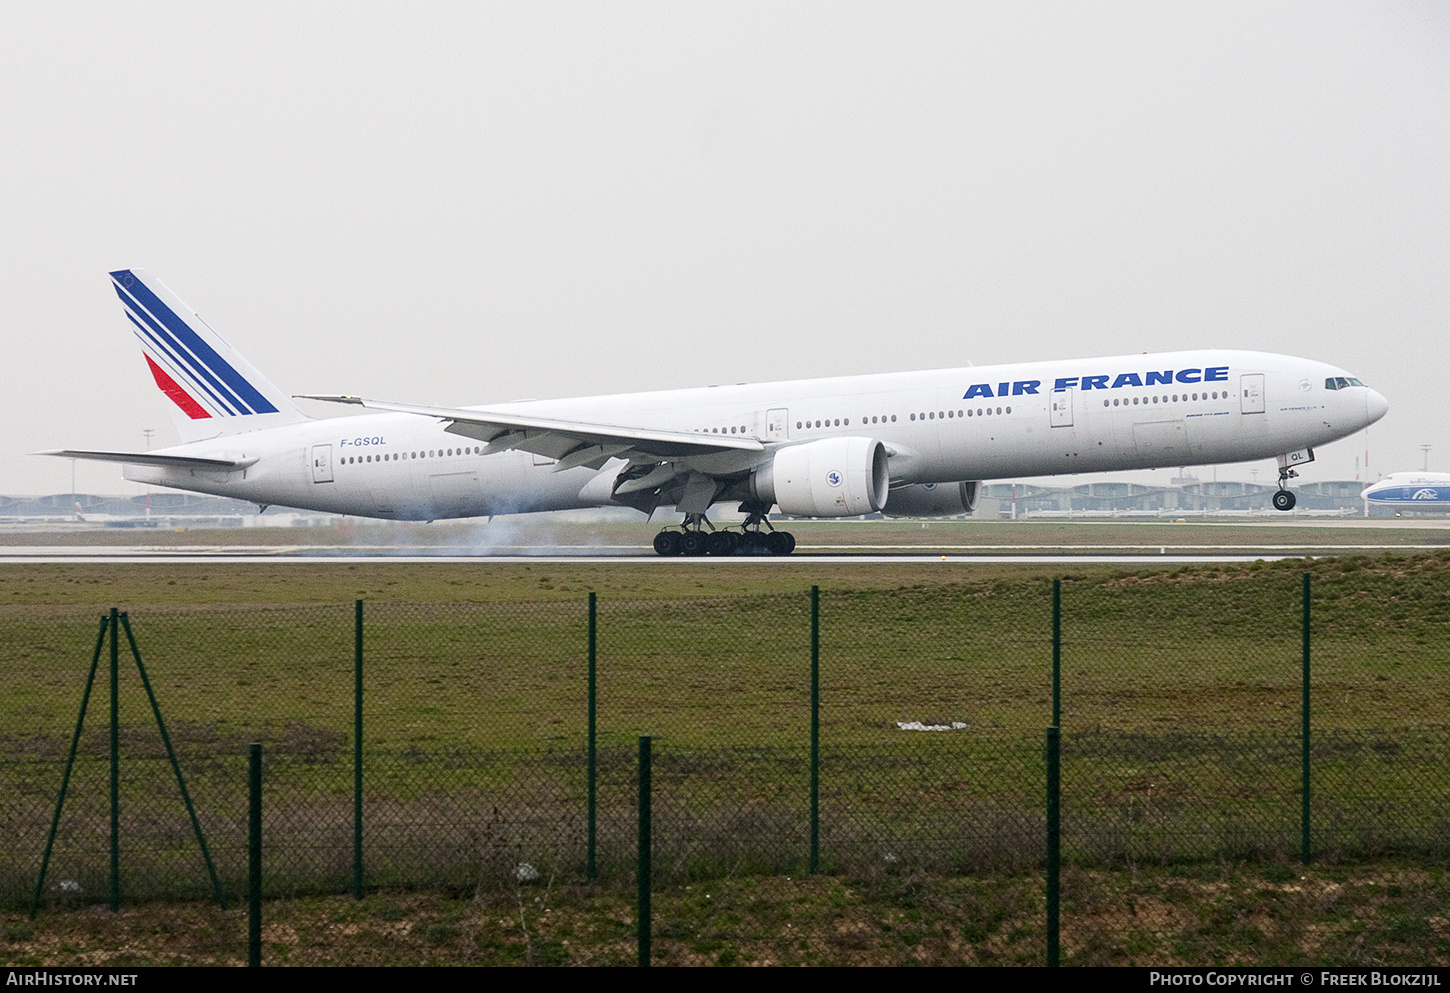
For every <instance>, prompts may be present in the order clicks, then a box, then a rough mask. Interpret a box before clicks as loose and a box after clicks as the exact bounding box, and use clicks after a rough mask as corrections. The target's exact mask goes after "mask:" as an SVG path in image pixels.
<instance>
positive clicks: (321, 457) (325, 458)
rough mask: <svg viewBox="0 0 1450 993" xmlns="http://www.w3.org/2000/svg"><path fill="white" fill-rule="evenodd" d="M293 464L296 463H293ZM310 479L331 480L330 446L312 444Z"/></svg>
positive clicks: (317, 481)
mask: <svg viewBox="0 0 1450 993" xmlns="http://www.w3.org/2000/svg"><path fill="white" fill-rule="evenodd" d="M293 464H294V465H295V464H296V463H293ZM312 481H313V482H314V483H330V482H332V446H331V445H313V446H312Z"/></svg>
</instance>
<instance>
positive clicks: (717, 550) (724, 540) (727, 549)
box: [705, 531, 740, 555]
mask: <svg viewBox="0 0 1450 993" xmlns="http://www.w3.org/2000/svg"><path fill="white" fill-rule="evenodd" d="M739 544H740V536H739V535H737V534H736V533H735V532H734V531H716V532H715V533H714V534H712V535H710V540H709V542H707V543H706V546H705V550H706V551H707V552H709V554H711V555H734V554H735V549H736V547H737V546H738V545H739Z"/></svg>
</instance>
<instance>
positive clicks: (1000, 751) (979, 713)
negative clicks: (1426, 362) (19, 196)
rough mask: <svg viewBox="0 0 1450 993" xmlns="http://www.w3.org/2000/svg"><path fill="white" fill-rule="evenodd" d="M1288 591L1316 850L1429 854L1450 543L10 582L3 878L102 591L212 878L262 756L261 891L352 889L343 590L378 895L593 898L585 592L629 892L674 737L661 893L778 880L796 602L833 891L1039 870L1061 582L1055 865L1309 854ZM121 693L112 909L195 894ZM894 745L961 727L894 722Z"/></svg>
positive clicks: (131, 685)
mask: <svg viewBox="0 0 1450 993" xmlns="http://www.w3.org/2000/svg"><path fill="white" fill-rule="evenodd" d="M1304 571H1308V572H1309V573H1310V574H1311V577H1312V584H1313V632H1314V637H1313V659H1314V662H1313V665H1314V678H1313V684H1312V691H1313V700H1314V703H1313V722H1314V729H1315V753H1314V755H1315V767H1316V777H1317V779H1316V784H1317V785H1316V792H1315V804H1316V806H1315V812H1316V827H1315V831H1316V834H1315V845H1316V849H1317V850H1318V851H1319V852H1321V853H1322V854H1323V855H1325V856H1326V857H1332V858H1350V859H1363V858H1375V857H1382V856H1384V855H1386V854H1389V853H1395V852H1400V853H1405V854H1410V855H1415V856H1417V857H1428V858H1431V859H1441V858H1443V857H1444V855H1445V854H1447V853H1450V782H1447V769H1446V766H1445V763H1444V761H1443V755H1444V753H1445V747H1446V744H1447V741H1450V734H1447V725H1450V721H1447V719H1446V715H1445V709H1444V701H1445V700H1446V699H1447V692H1446V691H1447V689H1450V665H1447V661H1450V582H1447V579H1450V552H1445V551H1439V552H1430V553H1423V554H1413V555H1388V556H1377V557H1365V556H1356V555H1343V556H1338V557H1334V558H1325V559H1315V560H1297V561H1285V562H1278V563H1263V562H1255V563H1245V564H1237V565H1208V564H1205V565H1197V566H1174V567H1168V568H1164V567H1154V568H1147V567H1145V568H1141V569H1134V570H1124V569H1122V568H1118V567H1109V566H1083V567H1074V568H1071V569H1068V570H1064V569H1063V568H1062V567H1060V566H1049V565H1027V566H1008V565H988V566H983V565H957V564H941V565H938V564H936V563H925V564H918V565H910V566H899V565H873V566H869V567H864V568H863V567H857V566H845V565H841V564H832V563H830V562H829V560H823V561H822V562H821V563H819V564H818V565H814V564H813V565H812V566H811V567H809V568H806V569H802V568H796V567H792V568H791V569H789V570H782V569H774V568H757V567H748V566H732V565H726V564H710V565H708V566H706V565H700V566H695V565H691V564H688V563H678V564H673V565H671V566H670V567H669V568H659V567H651V566H631V565H621V564H610V563H605V562H601V563H598V564H585V565H567V566H565V565H543V564H529V563H491V562H480V563H477V564H437V565H426V564H425V565H416V564H403V563H400V564H396V565H390V564H382V565H376V564H357V563H351V564H337V565H325V566H308V565H299V564H285V563H265V564H253V563H247V564H238V565H226V566H215V565H195V566H174V565H168V566H161V565H116V566H66V565H57V566H27V567H23V568H22V567H15V566H0V604H3V605H0V632H3V634H0V728H3V730H0V755H3V756H4V757H5V759H6V764H5V767H4V775H5V776H6V777H7V781H6V783H5V784H4V786H3V788H0V796H4V797H7V798H8V799H7V800H5V801H4V802H0V807H3V812H0V831H3V832H4V836H5V838H6V839H7V842H6V843H5V844H3V845H0V890H3V891H4V894H3V902H4V903H6V904H8V905H11V906H14V905H15V904H16V902H17V901H23V900H25V899H28V896H29V893H28V886H29V885H33V879H34V871H35V864H36V863H35V860H36V853H37V852H38V850H39V847H40V842H41V841H42V840H43V836H44V831H45V828H46V826H47V824H48V817H49V813H50V806H51V804H52V803H53V798H54V790H55V787H56V780H57V777H58V769H59V759H60V757H61V755H62V754H63V752H64V749H65V746H66V745H67V744H68V741H69V735H70V732H71V730H72V728H73V726H74V714H75V710H76V707H77V706H78V704H79V698H80V693H81V689H82V685H83V681H84V676H85V669H86V666H87V665H88V663H89V661H90V656H91V651H92V649H93V647H94V643H95V636H96V623H97V620H98V618H99V615H100V613H101V611H102V609H103V608H104V607H106V606H108V605H110V604H112V603H115V604H117V605H119V606H122V607H123V608H125V609H127V610H128V611H129V612H130V616H131V618H132V621H133V624H134V626H135V630H136V634H137V638H138V640H139V643H140V647H141V651H142V653H143V657H144V659H145V661H146V663H147V666H148V669H149V671H150V674H151V678H152V680H153V682H154V684H155V686H156V688H157V692H158V695H159V698H160V703H161V706H162V708H163V711H164V712H165V714H166V715H167V718H168V721H169V724H170V726H171V729H172V733H173V737H174V739H175V740H176V742H177V745H178V748H179V750H180V751H181V752H182V755H183V760H184V764H185V766H186V768H187V770H188V775H189V776H190V777H191V778H192V785H193V793H194V795H195V796H196V797H197V799H198V804H199V805H200V806H202V807H203V808H204V810H205V811H206V816H205V817H204V820H205V821H206V823H207V826H208V831H209V832H212V833H213V841H214V846H215V851H216V855H217V859H218V863H219V868H220V869H221V871H222V873H223V876H224V878H225V879H226V880H227V881H228V885H229V886H232V887H236V886H239V885H240V879H241V867H242V862H241V861H240V860H241V858H242V855H243V851H244V848H243V838H244V833H243V832H244V825H243V818H242V801H243V798H242V794H241V793H240V792H239V789H240V785H241V783H242V772H241V765H240V764H239V763H240V762H241V755H242V753H243V751H244V749H245V745H246V743H247V742H249V741H253V740H261V741H263V742H265V743H266V746H267V750H268V755H269V757H270V759H269V760H270V761H271V762H273V763H274V765H273V766H272V770H273V771H272V772H271V773H269V776H270V778H269V783H270V784H271V785H270V786H269V790H271V791H272V793H271V794H270V796H271V799H269V800H268V801H267V803H268V809H269V811H272V813H271V814H270V815H269V816H270V817H273V818H275V820H273V821H271V822H269V823H270V824H271V827H270V828H269V832H268V833H269V837H272V838H274V839H276V843H275V847H274V849H273V851H274V853H275V854H274V855H273V856H272V857H273V859H274V861H273V863H272V868H271V869H270V870H269V873H270V875H269V879H270V882H269V886H271V887H273V889H272V892H298V893H306V892H326V891H328V890H331V889H336V888H337V887H339V886H342V885H344V884H345V882H346V879H347V878H348V875H349V872H350V864H351V863H350V849H349V847H348V845H349V841H350V831H351V821H350V811H351V792H350V790H351V747H350V745H351V733H352V697H351V687H352V661H353V658H352V650H353V641H352V639H353V628H352V616H353V615H352V609H353V608H352V600H353V599H354V598H362V599H364V600H366V601H367V603H366V607H365V616H366V626H365V644H366V658H367V663H366V665H367V672H366V691H365V710H366V715H367V716H366V723H367V731H366V742H367V748H368V754H369V759H368V771H367V790H366V792H367V803H368V811H369V814H368V825H369V826H368V845H369V847H368V865H369V872H370V876H369V879H370V881H373V882H375V883H392V884H397V885H405V886H423V885H426V886H435V887H436V886H441V887H452V888H455V889H456V888H459V887H464V888H468V889H470V890H472V889H473V888H475V887H479V886H485V888H489V889H490V890H495V889H497V888H499V887H500V886H506V885H507V882H508V879H509V878H510V872H511V871H512V867H513V866H515V865H517V863H518V862H520V861H529V862H530V863H531V864H535V865H538V866H539V867H541V868H546V869H548V870H550V871H554V872H557V873H558V874H560V878H577V876H578V874H579V871H580V866H581V864H582V850H583V849H582V831H583V829H582V809H583V795H584V788H585V782H584V778H583V768H584V754H583V743H584V738H585V729H586V724H585V714H586V695H585V692H586V681H585V659H586V634H587V629H586V603H587V593H588V592H589V591H595V592H597V594H598V597H599V696H598V706H599V729H600V745H601V749H602V760H601V761H602V767H601V773H602V780H601V797H600V804H601V807H600V817H601V846H602V856H601V857H602V858H603V859H604V860H605V863H606V864H605V866H604V871H605V874H606V875H607V876H608V877H609V878H613V879H619V878H623V877H626V876H627V875H628V874H629V871H630V866H629V862H628V851H629V845H630V842H631V832H632V823H633V822H632V819H631V818H632V803H633V793H632V780H631V776H632V769H633V766H632V746H633V741H634V737H635V736H636V735H638V734H641V733H650V734H653V735H655V736H656V740H657V749H658V754H659V756H660V763H661V765H660V769H659V770H658V772H657V775H656V788H657V790H658V791H659V803H660V813H659V815H658V821H657V835H656V838H657V846H659V847H658V848H657V851H658V852H659V853H660V858H661V860H662V861H661V863H660V865H659V867H658V868H657V873H658V878H660V879H661V880H662V881H664V882H670V883H674V882H677V883H679V884H680V885H686V884H688V882H689V881H690V880H697V879H709V878H719V877H721V876H730V877H739V876H740V875H742V874H756V873H766V874H771V873H776V874H792V873H795V872H798V871H799V870H800V868H801V866H802V865H803V860H804V858H805V837H806V832H805V825H806V782H807V771H806V770H807V766H806V757H807V746H808V742H809V668H808V666H809V659H810V641H809V631H810V628H809V622H810V603H809V597H808V587H809V585H810V584H812V583H814V584H818V585H819V586H820V587H821V590H822V596H821V690H822V709H821V739H822V746H823V749H824V753H825V754H824V757H823V766H822V789H823V793H822V817H823V828H822V831H823V839H822V842H823V852H824V855H823V858H824V862H825V865H826V867H827V868H828V869H830V870H832V871H835V872H838V873H843V874H847V875H850V874H855V875H857V876H859V875H861V874H863V873H865V874H869V873H870V872H871V871H874V869H873V867H877V868H879V867H880V866H881V865H882V864H883V860H888V861H889V863H890V864H891V865H893V866H899V867H900V868H902V869H909V870H910V871H912V872H922V873H931V872H942V871H956V872H964V871H972V872H988V871H992V872H997V871H1005V872H1007V873H1009V874H1020V873H1021V872H1023V871H1027V870H1029V869H1031V868H1032V867H1033V866H1035V865H1037V864H1038V863H1039V861H1040V858H1041V851H1042V821H1041V805H1042V801H1041V796H1042V792H1041V791H1042V777H1043V771H1042V770H1043V766H1042V752H1041V741H1042V731H1043V728H1044V727H1045V726H1046V725H1047V724H1048V723H1049V721H1050V719H1051V694H1050V671H1051V670H1050V664H1051V654H1052V653H1051V579H1052V578H1055V577H1060V578H1061V579H1062V581H1063V582H1062V614H1063V622H1062V629H1063V648H1062V652H1063V656H1062V657H1063V687H1062V707H1063V720H1062V724H1063V735H1064V785H1063V789H1064V796H1065V804H1066V807H1065V809H1066V811H1067V812H1068V813H1067V816H1068V817H1069V820H1068V821H1067V822H1066V823H1065V839H1066V840H1065V844H1066V845H1067V846H1068V847H1067V850H1068V852H1069V854H1070V857H1071V858H1073V859H1075V860H1076V861H1077V862H1079V863H1080V864H1082V865H1086V866H1112V865H1118V864H1122V863H1123V862H1124V861H1127V862H1130V863H1143V862H1149V863H1153V864H1157V865H1164V864H1172V863H1176V862H1184V861H1187V862H1190V863H1192V862H1203V861H1207V862H1213V861H1214V860H1217V859H1223V858H1229V859H1251V860H1255V861H1265V860H1267V861H1274V860H1281V861H1282V860H1284V859H1286V858H1287V857H1289V856H1290V855H1292V854H1293V852H1294V851H1295V850H1296V846H1297V841H1298V834H1297V831H1298V821H1297V816H1298V774H1299V766H1298V757H1299V756H1298V747H1299V739H1298V729H1299V721H1300V710H1299V707H1300V690H1301V687H1300V682H1299V677H1300V671H1301V670H1300V666H1301V657H1300V609H1301V603H1300V588H1301V587H1300V582H1301V580H1300V576H1301V573H1303V572H1304ZM123 647H124V646H123ZM123 662H124V663H125V664H126V665H129V664H130V663H129V662H128V661H127V660H125V658H124V657H123ZM121 687H122V688H121V698H120V707H121V714H122V723H123V725H124V728H123V756H124V757H125V761H126V762H128V763H129V765H127V766H126V767H125V768H126V769H127V770H128V771H127V772H126V777H127V779H126V785H125V791H126V792H125V797H124V799H123V809H124V810H125V812H126V813H125V817H126V818H127V820H126V826H125V828H124V831H125V834H126V837H127V838H129V839H131V841H129V842H128V845H129V846H130V847H129V848H128V855H127V858H126V863H125V864H126V872H127V873H128V875H127V883H126V886H127V892H128V893H134V894H144V893H145V892H148V891H150V892H154V893H156V894H157V895H166V894H168V893H171V894H178V893H180V892H182V891H184V892H185V893H187V894H190V895H200V894H201V893H204V891H205V887H204V885H203V883H204V878H203V876H202V875H201V873H200V869H199V860H198V859H197V857H196V855H195V851H194V849H193V848H192V847H191V842H190V841H189V840H188V835H187V831H186V822H185V820H184V815H182V814H180V808H179V804H178V803H177V802H176V801H175V800H174V799H170V797H172V795H173V794H174V785H168V782H167V776H168V775H169V772H168V770H167V769H166V768H165V766H164V765H163V764H162V763H161V762H160V761H159V758H158V756H160V755H161V754H162V752H161V749H160V745H159V740H158V739H157V737H156V735H155V732H154V730H149V729H148V722H149V720H150V718H149V710H148V705H147V703H146V701H145V698H144V695H143V694H142V693H141V690H140V687H139V683H138V681H137V679H136V678H135V675H134V670H131V671H126V670H124V669H123V678H122V684H121ZM105 706H106V697H105V693H104V685H103V683H102V685H101V686H98V690H97V696H96V698H95V699H94V700H93V701H92V707H93V709H92V711H91V714H90V716H89V718H88V721H87V726H88V728H89V729H90V730H89V731H88V733H87V735H86V737H85V738H84V739H83V753H84V757H85V758H84V761H83V762H82V765H81V768H80V769H78V771H77V785H76V790H77V792H76V794H75V797H74V800H73V801H69V803H71V804H72V805H71V806H70V807H68V810H69V811H70V813H68V814H67V819H66V821H65V822H64V825H63V829H62V848H63V852H62V853H61V854H62V855H63V856H64V857H63V858H61V859H60V862H59V863H58V865H59V868H58V869H57V870H56V871H57V872H59V873H62V874H68V875H59V876H56V877H54V878H73V879H76V880H78V881H79V882H81V883H82V884H83V885H84V888H85V891H86V892H88V893H89V892H95V891H96V890H97V889H98V888H99V887H100V886H101V885H102V883H101V880H102V879H103V877H104V857H103V853H104V849H105V842H104V830H105V824H104V819H103V815H104V803H103V801H102V799H101V798H102V796H103V792H104V767H103V763H102V762H101V761H100V756H101V755H102V754H103V753H104V750H105V742H104V736H103V726H104V715H105ZM898 721H923V722H926V723H938V722H952V721H956V722H959V723H962V724H966V725H967V727H966V728H964V729H962V730H960V731H954V732H945V733H938V734H930V733H908V732H903V731H901V730H899V729H898V728H897V722H898ZM148 838H149V839H159V840H155V841H152V842H145V841H144V839H148ZM148 844H149V845H150V846H151V847H150V848H148V847H147V845H148ZM148 880H150V882H148ZM157 881H159V882H157ZM148 888H149V890H148ZM178 888H179V889H178ZM56 899H59V897H58V896H56V895H55V894H48V896H47V900H48V901H53V900H56Z"/></svg>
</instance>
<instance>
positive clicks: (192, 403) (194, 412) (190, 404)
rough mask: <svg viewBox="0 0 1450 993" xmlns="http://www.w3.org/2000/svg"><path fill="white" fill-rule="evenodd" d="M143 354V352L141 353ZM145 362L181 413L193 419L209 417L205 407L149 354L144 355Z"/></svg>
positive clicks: (152, 376)
mask: <svg viewBox="0 0 1450 993" xmlns="http://www.w3.org/2000/svg"><path fill="white" fill-rule="evenodd" d="M142 354H143V355H145V353H144V352H143V353H142ZM145 358H146V364H147V365H148V366H150V367H151V378H152V379H154V380H156V385H157V386H158V387H160V389H161V392H162V393H165V394H166V395H167V397H169V398H170V399H171V402H172V403H174V404H176V405H177V406H178V407H180V408H181V411H182V413H184V414H185V415H186V416H187V417H190V418H191V419H192V420H193V421H199V420H202V419H204V418H207V417H210V416H211V414H209V413H207V409H206V408H205V407H203V406H202V405H201V404H199V403H197V402H196V398H195V397H194V396H192V395H191V394H190V393H188V392H186V390H184V389H182V388H181V386H180V385H178V384H177V382H176V380H174V379H172V378H171V377H170V376H168V375H166V370H165V369H163V368H161V367H160V366H159V365H157V364H156V362H155V361H154V360H153V359H152V358H151V356H149V355H145Z"/></svg>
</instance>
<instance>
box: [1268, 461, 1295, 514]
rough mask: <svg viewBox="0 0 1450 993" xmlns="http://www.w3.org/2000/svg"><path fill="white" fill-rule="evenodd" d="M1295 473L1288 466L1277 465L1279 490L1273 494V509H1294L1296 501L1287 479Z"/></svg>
mask: <svg viewBox="0 0 1450 993" xmlns="http://www.w3.org/2000/svg"><path fill="white" fill-rule="evenodd" d="M1297 475H1299V474H1298V473H1297V472H1295V471H1294V470H1293V469H1290V468H1289V467H1288V466H1280V467H1279V490H1278V492H1277V493H1275V494H1274V509H1275V510H1293V509H1294V504H1295V503H1296V501H1295V499H1294V491H1293V490H1291V489H1289V480H1290V479H1291V478H1292V477H1294V476H1297Z"/></svg>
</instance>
